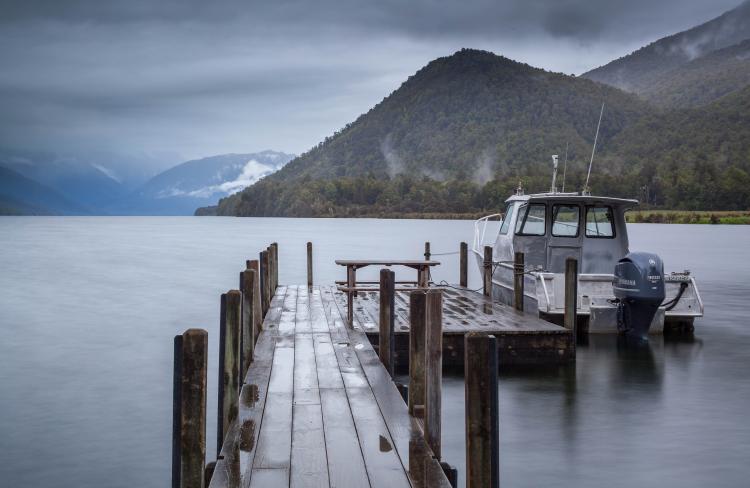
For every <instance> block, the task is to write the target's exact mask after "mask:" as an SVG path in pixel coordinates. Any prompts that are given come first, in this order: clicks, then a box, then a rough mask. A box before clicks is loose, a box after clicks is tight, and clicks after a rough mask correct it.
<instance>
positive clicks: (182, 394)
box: [172, 329, 208, 488]
mask: <svg viewBox="0 0 750 488" xmlns="http://www.w3.org/2000/svg"><path fill="white" fill-rule="evenodd" d="M178 337H179V338H178ZM178 337H176V338H175V353H176V354H175V356H177V355H179V358H177V357H175V375H176V376H179V381H178V380H177V378H175V382H174V385H175V387H177V389H178V390H179V393H178V392H175V394H174V398H175V400H178V402H179V405H175V406H174V408H173V413H178V414H179V415H178V418H179V421H177V419H175V421H174V422H173V429H174V427H176V426H177V425H178V424H179V428H178V429H176V430H177V432H173V440H172V446H173V448H174V447H177V446H179V448H178V452H177V454H176V455H175V453H174V452H173V453H172V462H173V463H175V462H176V463H177V466H175V465H174V464H173V466H172V476H173V479H172V486H176V487H180V488H204V478H203V475H204V473H203V470H204V465H205V463H206V364H207V361H208V332H206V331H205V330H203V329H188V330H186V331H185V333H183V334H182V336H178ZM178 350H179V354H177V352H178ZM178 384H179V386H178ZM178 411H179V412H178ZM176 474H178V479H177V480H175V479H174V477H175V475H176Z"/></svg>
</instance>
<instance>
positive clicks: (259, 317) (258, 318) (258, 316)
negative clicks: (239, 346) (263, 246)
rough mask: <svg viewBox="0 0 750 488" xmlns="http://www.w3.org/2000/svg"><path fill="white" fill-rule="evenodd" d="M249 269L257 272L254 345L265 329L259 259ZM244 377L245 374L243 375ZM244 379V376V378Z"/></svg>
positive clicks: (254, 290) (254, 287)
mask: <svg viewBox="0 0 750 488" xmlns="http://www.w3.org/2000/svg"><path fill="white" fill-rule="evenodd" d="M247 269H251V270H253V271H255V279H254V280H253V307H252V310H253V344H254V343H255V342H256V341H257V340H258V335H259V334H260V331H261V329H262V328H263V312H262V305H261V293H260V264H259V263H258V260H257V259H253V260H252V261H248V262H247ZM243 375H244V373H243ZM243 379H244V376H243Z"/></svg>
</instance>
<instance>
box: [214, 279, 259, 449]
mask: <svg viewBox="0 0 750 488" xmlns="http://www.w3.org/2000/svg"><path fill="white" fill-rule="evenodd" d="M241 306H242V294H241V293H240V292H239V290H230V291H229V292H227V293H224V294H222V295H221V313H220V318H219V381H218V383H217V384H218V385H219V403H218V408H217V412H216V413H217V419H216V455H217V456H218V455H219V454H220V453H221V446H222V444H224V436H225V435H226V433H227V431H228V430H229V424H230V423H231V422H232V421H233V420H234V419H235V418H237V412H238V405H237V402H238V399H239V395H240V383H241V381H242V380H241V379H240V364H244V362H245V361H246V360H247V358H246V357H245V356H244V354H243V353H244V351H242V350H241V349H240V338H241V337H242V331H241V328H240V322H241V320H240V318H241V312H240V307H241ZM250 354H252V352H251V353H250Z"/></svg>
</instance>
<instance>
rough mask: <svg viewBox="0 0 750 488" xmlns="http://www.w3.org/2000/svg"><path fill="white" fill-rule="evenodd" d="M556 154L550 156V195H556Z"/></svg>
mask: <svg viewBox="0 0 750 488" xmlns="http://www.w3.org/2000/svg"><path fill="white" fill-rule="evenodd" d="M556 182H557V154H553V155H552V186H551V187H550V190H549V192H550V193H557V185H555V183H556Z"/></svg>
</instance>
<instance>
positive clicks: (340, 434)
mask: <svg viewBox="0 0 750 488" xmlns="http://www.w3.org/2000/svg"><path fill="white" fill-rule="evenodd" d="M320 400H321V408H322V412H323V426H324V431H325V443H326V453H327V459H328V473H329V475H330V484H331V488H349V487H351V486H362V487H367V486H370V481H369V478H368V476H367V469H366V468H365V461H364V458H363V457H362V450H361V448H360V445H359V437H358V436H357V430H356V428H355V427H354V419H353V418H352V413H351V410H350V409H349V401H348V399H347V396H346V391H345V390H344V389H343V388H323V389H321V390H320Z"/></svg>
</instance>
